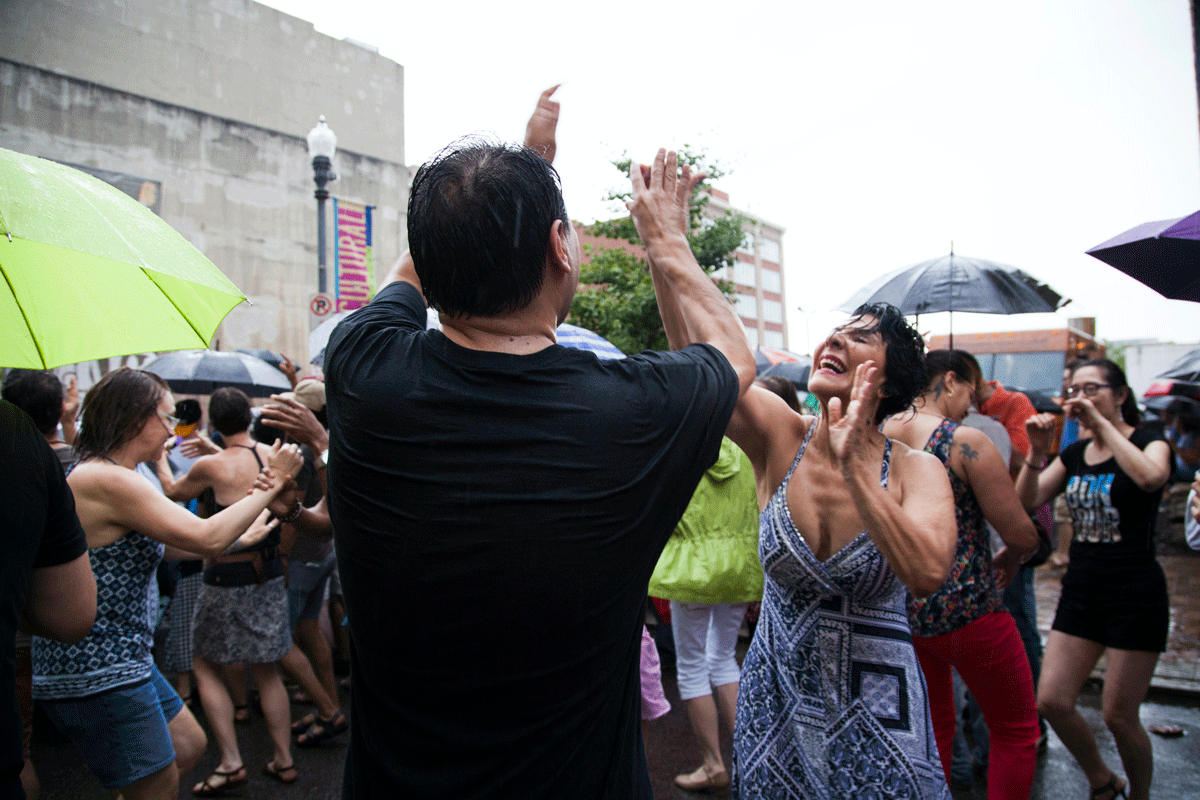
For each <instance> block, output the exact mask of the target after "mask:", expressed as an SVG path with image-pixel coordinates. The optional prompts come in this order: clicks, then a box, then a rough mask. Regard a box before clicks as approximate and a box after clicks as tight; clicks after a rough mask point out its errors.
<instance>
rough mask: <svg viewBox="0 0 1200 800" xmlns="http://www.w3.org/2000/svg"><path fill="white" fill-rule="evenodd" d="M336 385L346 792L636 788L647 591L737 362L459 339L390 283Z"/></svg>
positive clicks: (334, 359)
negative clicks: (348, 683)
mask: <svg viewBox="0 0 1200 800" xmlns="http://www.w3.org/2000/svg"><path fill="white" fill-rule="evenodd" d="M326 387H327V394H328V403H329V420H330V441H331V455H330V463H329V484H330V491H329V502H330V514H331V516H332V517H333V523H334V530H335V538H336V548H337V555H338V567H339V570H340V573H341V579H342V587H343V591H344V592H345V599H346V607H347V610H348V613H349V617H350V628H351V641H352V647H353V675H354V687H353V692H352V695H351V698H352V703H353V720H354V723H353V725H352V737H351V744H350V750H349V753H348V754H347V759H346V777H345V784H344V786H345V789H344V796H345V797H347V798H351V797H352V798H365V797H385V798H392V797H406V798H414V797H417V798H419V797H439V798H446V797H453V798H456V799H462V798H483V797H488V798H505V799H507V798H514V797H520V798H539V797H544V798H571V800H583V799H584V798H650V797H651V791H650V785H649V777H648V774H647V771H646V765H645V760H644V757H643V752H642V741H641V727H640V718H641V714H640V708H641V691H640V679H639V671H638V663H639V655H640V631H641V624H642V616H643V615H644V613H645V600H646V584H647V582H648V581H649V578H650V574H651V572H652V571H653V569H654V565H655V563H656V561H657V559H658V556H659V553H660V552H661V550H662V547H663V544H664V543H665V542H666V540H667V538H668V537H669V536H670V535H671V532H672V530H673V529H674V527H675V525H676V523H677V522H678V521H679V519H680V517H681V516H682V515H683V511H684V509H685V508H686V507H687V504H688V501H689V500H690V498H691V496H692V492H693V491H694V490H695V488H696V485H697V484H698V482H699V480H700V477H701V475H702V474H703V473H704V470H705V469H706V468H707V467H709V466H710V465H711V464H712V463H713V462H714V461H715V460H716V457H717V454H718V451H719V449H720V444H721V435H722V433H723V432H724V430H725V427H726V425H727V424H728V421H729V418H730V416H731V415H732V413H733V407H734V404H735V402H736V397H737V377H736V375H735V373H734V371H733V370H732V368H731V367H730V366H729V362H728V361H727V360H726V359H725V357H724V356H723V355H721V354H720V353H719V352H718V351H717V350H716V349H714V348H712V347H709V346H707V345H697V346H692V347H688V348H685V349H683V350H681V351H679V352H676V353H652V352H648V353H643V354H640V355H636V356H632V357H630V358H627V359H623V360H615V361H601V360H599V359H598V358H597V357H596V356H595V355H594V354H592V353H588V352H584V351H580V350H574V349H569V348H564V347H562V346H560V345H552V346H550V347H548V348H546V349H544V350H542V351H540V352H537V353H534V354H531V355H525V356H518V355H510V354H504V353H493V352H483V351H477V350H470V349H467V348H463V347H460V346H458V345H456V344H454V343H453V342H451V341H450V340H449V339H448V338H446V337H445V336H444V335H443V334H442V333H440V332H438V331H426V330H425V305H424V302H423V301H422V299H421V296H420V294H419V293H418V292H417V291H416V290H415V289H414V288H413V287H412V286H410V285H408V284H406V283H396V284H393V285H390V286H387V287H385V288H384V289H383V290H382V291H380V293H379V295H378V296H377V297H376V298H375V300H374V301H373V302H372V303H371V304H370V305H369V306H367V307H366V308H364V309H362V310H360V311H358V312H356V313H355V314H353V315H352V316H350V317H348V318H347V319H346V321H345V322H343V323H342V324H341V325H340V326H338V328H337V329H336V330H335V331H334V332H333V335H332V336H331V337H330V341H329V349H328V351H327V356H326Z"/></svg>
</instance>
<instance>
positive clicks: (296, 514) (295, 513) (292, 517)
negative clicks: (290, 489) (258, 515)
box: [279, 500, 304, 524]
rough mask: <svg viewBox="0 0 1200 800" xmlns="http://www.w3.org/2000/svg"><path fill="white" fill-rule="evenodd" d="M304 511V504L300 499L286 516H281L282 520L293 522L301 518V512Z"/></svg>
mask: <svg viewBox="0 0 1200 800" xmlns="http://www.w3.org/2000/svg"><path fill="white" fill-rule="evenodd" d="M302 511H304V506H303V504H301V502H300V501H299V500H297V501H296V507H295V508H294V509H292V510H291V511H290V512H289V513H288V515H287V516H286V517H280V518H279V519H280V521H281V522H287V523H289V524H290V523H292V522H295V521H296V520H297V519H299V518H300V513H301V512H302Z"/></svg>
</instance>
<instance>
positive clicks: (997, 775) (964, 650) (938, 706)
mask: <svg viewBox="0 0 1200 800" xmlns="http://www.w3.org/2000/svg"><path fill="white" fill-rule="evenodd" d="M913 646H914V647H915V648H916V650H917V658H918V659H919V660H920V662H921V671H922V672H924V673H925V682H926V683H927V684H928V685H929V712H930V715H931V716H932V717H933V731H934V734H935V735H936V736H937V743H938V754H939V755H940V756H941V758H942V769H943V770H945V772H946V782H947V783H949V782H950V756H951V742H952V740H953V739H954V726H955V722H956V719H955V713H954V682H953V679H952V677H951V675H950V668H951V667H954V668H955V669H957V670H958V674H959V675H961V676H962V679H963V682H964V683H966V684H967V688H968V689H970V690H971V694H972V695H974V697H975V702H977V703H979V708H980V710H981V711H983V719H984V721H985V722H986V723H987V726H988V731H989V733H990V735H989V737H988V741H989V742H990V747H991V755H989V756H988V793H987V796H988V800H1002V798H1003V799H1004V800H1029V793H1030V791H1031V790H1032V789H1033V773H1034V770H1035V768H1036V767H1037V740H1038V736H1040V735H1041V731H1040V730H1039V729H1038V717H1037V701H1036V700H1035V697H1034V692H1033V677H1032V676H1031V675H1030V673H1029V660H1028V658H1027V657H1026V655H1025V645H1024V644H1023V643H1022V642H1021V636H1020V634H1019V633H1017V626H1016V623H1014V622H1013V618H1012V617H1011V616H1009V614H1008V612H1007V611H997V612H994V613H991V614H988V615H987V616H985V617H981V618H980V619H977V620H975V621H974V622H971V623H969V624H967V625H965V626H964V627H962V628H959V629H958V630H956V631H953V632H951V633H947V634H944V635H942V636H914V637H913Z"/></svg>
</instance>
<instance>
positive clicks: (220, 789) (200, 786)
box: [192, 766, 246, 797]
mask: <svg viewBox="0 0 1200 800" xmlns="http://www.w3.org/2000/svg"><path fill="white" fill-rule="evenodd" d="M217 778H220V780H221V782H220V783H216V782H214V781H215V779H217ZM245 783H246V768H245V767H244V766H242V767H238V768H237V769H235V770H233V771H232V772H224V771H222V770H220V769H214V770H213V773H212V775H209V776H208V777H207V778H205V779H204V782H203V783H197V784H196V785H195V786H193V787H192V794H194V795H196V797H220V796H221V795H223V794H225V792H227V791H229V790H230V789H236V788H237V787H239V786H243V785H245Z"/></svg>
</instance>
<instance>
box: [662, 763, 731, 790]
mask: <svg viewBox="0 0 1200 800" xmlns="http://www.w3.org/2000/svg"><path fill="white" fill-rule="evenodd" d="M675 785H676V786H678V787H679V788H680V789H684V790H685V791H689V792H708V791H711V790H713V789H724V788H725V787H727V786H729V772H728V771H727V770H725V769H719V770H717V771H715V772H709V771H708V769H706V768H705V766H704V765H703V764H701V765H700V766H699V767H698V768H697V769H696V771H695V772H692V773H689V774H687V775H676V776H675Z"/></svg>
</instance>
